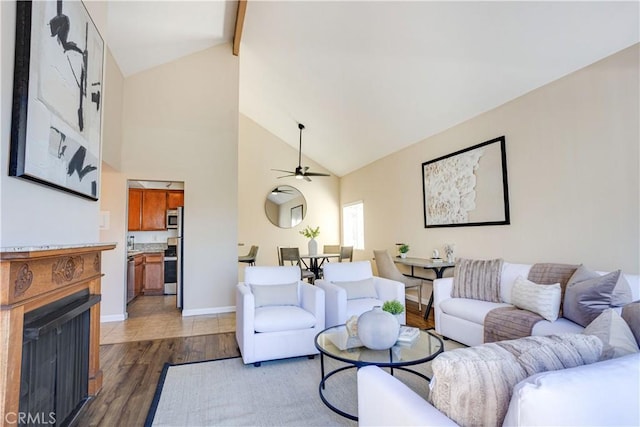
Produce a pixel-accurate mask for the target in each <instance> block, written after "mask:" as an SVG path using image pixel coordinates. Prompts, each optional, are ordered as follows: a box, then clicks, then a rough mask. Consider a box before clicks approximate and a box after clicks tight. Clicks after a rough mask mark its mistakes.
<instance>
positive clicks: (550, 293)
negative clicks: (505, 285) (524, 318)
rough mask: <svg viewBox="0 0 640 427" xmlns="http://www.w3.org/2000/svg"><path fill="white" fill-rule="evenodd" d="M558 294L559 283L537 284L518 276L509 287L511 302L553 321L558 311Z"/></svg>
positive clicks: (559, 290) (559, 291) (559, 292)
mask: <svg viewBox="0 0 640 427" xmlns="http://www.w3.org/2000/svg"><path fill="white" fill-rule="evenodd" d="M560 294H561V289H560V283H554V284H553V285H539V284H537V283H533V282H531V281H529V280H527V279H525V278H524V277H522V276H518V277H517V278H516V281H515V283H514V284H513V288H512V289H511V303H512V304H513V305H515V306H516V307H518V308H523V309H525V310H529V311H533V312H534V313H538V314H539V315H540V316H542V317H544V318H545V319H547V320H548V321H549V322H555V320H556V319H557V318H558V313H559V311H560Z"/></svg>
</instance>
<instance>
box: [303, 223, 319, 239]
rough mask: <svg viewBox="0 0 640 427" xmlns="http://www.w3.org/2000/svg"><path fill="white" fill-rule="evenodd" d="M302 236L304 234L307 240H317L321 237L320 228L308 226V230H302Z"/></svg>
mask: <svg viewBox="0 0 640 427" xmlns="http://www.w3.org/2000/svg"><path fill="white" fill-rule="evenodd" d="M300 234H302V235H303V236H304V237H306V238H307V239H315V238H316V237H318V236H319V235H320V226H317V227H316V228H312V227H310V226H308V225H307V228H305V229H304V230H302V231H301V232H300Z"/></svg>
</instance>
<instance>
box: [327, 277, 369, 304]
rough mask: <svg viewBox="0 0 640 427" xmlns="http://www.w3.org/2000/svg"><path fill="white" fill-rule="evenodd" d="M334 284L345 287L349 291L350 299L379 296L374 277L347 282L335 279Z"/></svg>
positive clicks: (348, 297)
mask: <svg viewBox="0 0 640 427" xmlns="http://www.w3.org/2000/svg"><path fill="white" fill-rule="evenodd" d="M333 284H334V285H337V286H340V287H341V288H344V290H345V291H347V299H348V300H352V299H358V298H377V297H378V292H377V291H376V286H375V284H374V282H373V277H369V278H367V279H362V280H354V281H346V282H339V281H334V282H333Z"/></svg>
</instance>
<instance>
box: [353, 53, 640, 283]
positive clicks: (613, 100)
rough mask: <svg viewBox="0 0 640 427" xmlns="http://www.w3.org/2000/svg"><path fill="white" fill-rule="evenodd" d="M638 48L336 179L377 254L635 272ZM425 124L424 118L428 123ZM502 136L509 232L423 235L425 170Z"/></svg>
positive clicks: (491, 229) (485, 229) (487, 229)
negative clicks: (449, 249) (452, 250)
mask: <svg viewBox="0 0 640 427" xmlns="http://www.w3.org/2000/svg"><path fill="white" fill-rule="evenodd" d="M638 53H639V46H638V45H636V46H633V47H631V48H628V49H626V50H624V51H622V52H620V53H618V54H616V55H613V56H611V57H609V58H607V59H605V60H603V61H600V62H598V63H596V64H594V65H592V66H589V67H587V68H585V69H583V70H581V71H578V72H576V73H573V74H571V75H569V76H567V77H565V78H563V79H560V80H557V81H555V82H553V83H551V84H549V85H547V86H544V87H542V88H540V89H537V90H535V91H533V92H530V93H529V94H527V95H525V96H522V97H520V98H518V99H516V100H514V101H511V102H509V103H507V104H505V105H503V106H501V107H499V108H496V109H494V110H492V111H489V112H486V113H484V114H482V115H480V116H478V117H476V118H474V119H471V120H469V121H467V122H465V123H462V124H460V125H458V126H455V127H454V128H451V129H449V130H447V131H445V132H442V133H441V134H439V135H436V136H433V137H431V138H428V139H426V140H424V141H422V142H420V143H418V144H415V145H413V146H411V147H409V148H407V149H405V150H403V151H401V152H398V153H395V154H393V155H391V156H388V157H386V158H384V159H381V160H379V161H377V162H375V163H372V164H370V165H368V166H367V167H364V168H362V169H360V170H358V171H356V172H354V173H352V174H349V175H347V176H345V177H343V178H342V180H341V203H348V202H352V201H355V200H363V201H364V203H365V245H366V247H367V251H366V253H365V254H364V255H365V256H366V257H367V258H369V259H370V258H371V257H372V255H373V254H372V251H373V249H385V248H386V249H389V250H390V251H392V252H393V251H395V246H394V243H395V242H408V243H409V244H410V245H411V252H410V255H413V256H420V257H428V256H430V255H431V252H432V250H433V249H435V248H437V249H439V250H441V251H442V248H443V246H444V245H445V244H446V243H455V245H456V255H457V256H462V257H475V258H492V257H502V258H504V259H505V260H507V261H511V262H523V263H533V262H566V263H585V264H586V265H588V266H589V267H590V268H594V269H600V270H613V269H618V268H621V269H623V270H624V271H625V272H627V273H635V274H637V273H638V272H639V270H640V269H639V263H640V252H639V241H640V230H639V223H640V213H639V208H638V203H639V201H638V200H639V195H640V187H639V185H640V184H639V182H640V179H639V178H640V177H639V167H638V163H639V145H640V144H639V140H640V138H639V115H640V111H639V107H638V103H639V102H638V94H639V93H640V92H639V83H638V82H639V80H640V75H639V67H638V63H639V55H638ZM427 119H428V118H425V120H427ZM500 135H505V136H506V152H507V168H508V181H509V200H510V209H511V225H504V226H481V227H455V228H435V229H434V228H430V229H425V228H424V223H423V204H422V181H421V180H422V176H421V173H422V171H421V163H422V162H424V161H428V160H431V159H434V158H437V157H440V156H443V155H446V154H449V153H451V152H454V151H456V150H459V149H463V148H466V147H469V146H472V145H475V144H478V143H480V142H483V141H487V140H490V139H493V138H495V137H498V136H500Z"/></svg>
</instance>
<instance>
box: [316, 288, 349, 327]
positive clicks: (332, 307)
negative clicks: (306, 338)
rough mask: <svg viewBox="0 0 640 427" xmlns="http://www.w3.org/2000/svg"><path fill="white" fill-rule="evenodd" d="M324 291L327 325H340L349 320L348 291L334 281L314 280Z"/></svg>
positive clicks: (325, 320)
mask: <svg viewBox="0 0 640 427" xmlns="http://www.w3.org/2000/svg"><path fill="white" fill-rule="evenodd" d="M314 285H315V286H316V287H317V288H320V289H322V290H323V291H324V301H325V306H324V312H325V318H324V322H325V327H327V328H330V327H331V326H336V325H340V324H342V323H345V322H346V321H347V291H346V290H345V289H344V288H341V287H340V286H337V285H334V284H333V283H331V282H329V281H326V280H322V279H318V280H316V281H315V282H314Z"/></svg>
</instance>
